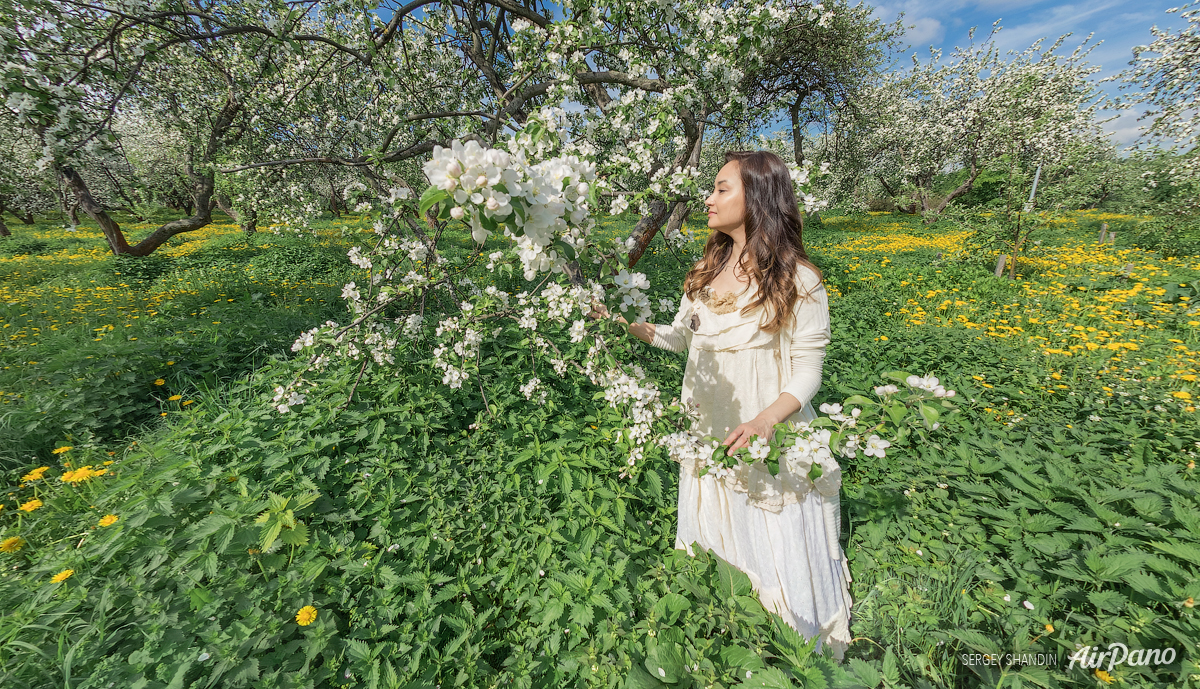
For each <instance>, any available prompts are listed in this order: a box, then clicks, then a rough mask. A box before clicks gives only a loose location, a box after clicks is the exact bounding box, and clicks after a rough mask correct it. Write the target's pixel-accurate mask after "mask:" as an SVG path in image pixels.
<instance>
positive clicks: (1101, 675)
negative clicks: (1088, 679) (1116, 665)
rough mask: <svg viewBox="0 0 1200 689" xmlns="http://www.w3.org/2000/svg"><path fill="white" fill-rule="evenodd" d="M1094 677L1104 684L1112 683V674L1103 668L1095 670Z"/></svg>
mask: <svg viewBox="0 0 1200 689" xmlns="http://www.w3.org/2000/svg"><path fill="white" fill-rule="evenodd" d="M1096 679H1098V680H1100V681H1101V682H1104V683H1105V684H1112V682H1113V676H1112V675H1110V674H1108V673H1107V672H1105V671H1104V670H1096Z"/></svg>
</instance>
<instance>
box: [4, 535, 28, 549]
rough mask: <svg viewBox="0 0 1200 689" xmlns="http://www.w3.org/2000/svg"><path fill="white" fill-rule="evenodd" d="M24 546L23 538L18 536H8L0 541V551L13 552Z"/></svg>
mask: <svg viewBox="0 0 1200 689" xmlns="http://www.w3.org/2000/svg"><path fill="white" fill-rule="evenodd" d="M24 547H25V539H23V538H21V537H20V536H10V537H9V538H6V539H4V540H3V541H0V553H15V552H17V551H18V550H20V549H21V548H24Z"/></svg>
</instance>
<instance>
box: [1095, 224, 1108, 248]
mask: <svg viewBox="0 0 1200 689" xmlns="http://www.w3.org/2000/svg"><path fill="white" fill-rule="evenodd" d="M1107 234H1108V223H1106V222H1102V223H1100V236H1099V237H1097V238H1096V243H1097V244H1103V243H1104V237H1105V235H1107Z"/></svg>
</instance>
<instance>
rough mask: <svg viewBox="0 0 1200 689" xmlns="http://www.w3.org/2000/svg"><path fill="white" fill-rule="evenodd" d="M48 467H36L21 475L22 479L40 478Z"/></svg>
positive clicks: (32, 479) (34, 479) (35, 479)
mask: <svg viewBox="0 0 1200 689" xmlns="http://www.w3.org/2000/svg"><path fill="white" fill-rule="evenodd" d="M49 469H50V467H38V468H36V469H34V470H33V471H31V472H29V473H28V474H25V475H24V476H22V477H21V480H22V481H38V480H40V479H41V478H42V474H44V473H46V471H48V470H49Z"/></svg>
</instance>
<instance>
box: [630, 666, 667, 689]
mask: <svg viewBox="0 0 1200 689" xmlns="http://www.w3.org/2000/svg"><path fill="white" fill-rule="evenodd" d="M665 686H666V685H665V684H663V683H662V682H660V681H658V679H656V678H655V677H652V676H651V675H650V673H649V672H646V671H645V670H643V669H642V668H641V666H639V665H634V666H633V667H631V668H629V674H628V675H626V676H625V689H662V688H663V687H665Z"/></svg>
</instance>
